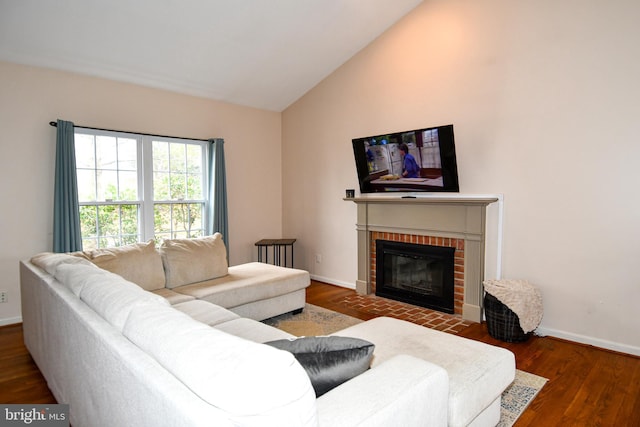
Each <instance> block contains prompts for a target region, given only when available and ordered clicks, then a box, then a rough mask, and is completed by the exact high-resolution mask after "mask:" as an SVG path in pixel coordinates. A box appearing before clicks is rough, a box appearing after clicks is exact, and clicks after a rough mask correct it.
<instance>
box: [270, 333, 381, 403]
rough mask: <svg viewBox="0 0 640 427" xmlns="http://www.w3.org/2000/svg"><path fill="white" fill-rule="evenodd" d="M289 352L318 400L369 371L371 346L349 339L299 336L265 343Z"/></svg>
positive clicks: (371, 354)
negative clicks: (305, 374) (299, 365)
mask: <svg viewBox="0 0 640 427" xmlns="http://www.w3.org/2000/svg"><path fill="white" fill-rule="evenodd" d="M265 344H268V345H270V346H273V347H275V348H279V349H280V350H285V351H288V352H291V353H293V355H294V356H295V358H296V359H297V360H298V362H300V364H301V365H302V367H303V368H304V369H305V371H307V375H309V379H311V384H312V385H313V388H314V390H315V392H316V396H317V397H320V396H322V395H323V394H325V393H326V392H328V391H329V390H331V389H333V388H334V387H337V386H339V385H340V384H342V383H343V382H345V381H348V380H350V379H351V378H353V377H355V376H358V375H360V374H361V373H363V372H365V371H366V370H367V369H369V366H370V365H371V358H372V357H373V349H374V345H373V344H372V343H370V342H369V341H365V340H361V339H358V338H351V337H339V336H330V337H300V338H294V339H286V340H278V341H270V342H266V343H265Z"/></svg>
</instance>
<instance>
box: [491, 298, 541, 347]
mask: <svg viewBox="0 0 640 427" xmlns="http://www.w3.org/2000/svg"><path fill="white" fill-rule="evenodd" d="M484 313H485V316H486V318H487V329H488V330H489V335H491V336H492V337H493V338H496V339H499V340H501V341H506V342H523V341H526V340H528V339H529V337H531V332H529V333H527V334H525V333H524V331H523V330H522V328H521V327H520V320H519V319H518V316H517V315H516V314H515V313H514V312H513V311H511V309H510V308H509V307H507V306H506V305H504V304H503V303H501V302H500V300H498V298H496V297H494V296H493V295H491V294H489V293H485V296H484Z"/></svg>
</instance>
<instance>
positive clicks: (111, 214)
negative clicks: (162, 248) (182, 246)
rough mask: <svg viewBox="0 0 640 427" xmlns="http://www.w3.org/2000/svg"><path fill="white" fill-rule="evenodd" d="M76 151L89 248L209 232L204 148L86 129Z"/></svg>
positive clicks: (82, 218) (83, 225) (84, 236)
mask: <svg viewBox="0 0 640 427" xmlns="http://www.w3.org/2000/svg"><path fill="white" fill-rule="evenodd" d="M75 147H76V170H77V178H78V198H79V202H80V225H81V232H82V245H83V249H84V250H91V249H95V248H104V247H112V246H121V245H126V244H129V243H134V242H138V241H147V240H149V239H155V240H156V242H157V243H160V242H161V241H162V240H163V239H167V238H182V237H197V236H201V235H203V234H204V222H203V214H204V207H205V196H204V194H205V192H204V191H205V190H204V173H205V166H204V159H205V146H204V145H203V144H201V143H197V142H175V141H174V140H161V139H160V140H158V139H157V138H153V140H151V139H150V137H143V136H139V137H136V136H130V135H126V134H123V135H122V136H120V135H119V134H118V133H115V132H109V133H108V134H104V133H101V132H96V133H92V132H91V131H84V130H83V131H82V132H79V131H76V133H75ZM145 170H151V173H150V174H145ZM146 176H149V177H153V182H149V183H148V184H147V185H148V186H149V187H150V188H144V183H145V179H144V177H146ZM144 195H149V196H148V200H147V199H145V197H144ZM145 212H149V213H147V214H145ZM149 223H151V224H149Z"/></svg>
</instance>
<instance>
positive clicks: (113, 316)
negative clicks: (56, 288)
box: [56, 264, 170, 330]
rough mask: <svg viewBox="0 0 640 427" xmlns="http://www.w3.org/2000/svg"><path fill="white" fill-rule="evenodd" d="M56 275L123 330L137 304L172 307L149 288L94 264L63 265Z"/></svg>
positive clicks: (100, 313)
mask: <svg viewBox="0 0 640 427" xmlns="http://www.w3.org/2000/svg"><path fill="white" fill-rule="evenodd" d="M56 278H57V279H58V280H59V281H60V282H62V283H63V284H65V285H66V286H67V287H69V288H70V289H71V290H72V292H74V293H75V294H76V295H79V297H80V299H81V300H82V301H84V302H85V304H87V305H88V306H89V307H91V308H92V309H93V310H94V311H95V312H97V313H98V314H99V315H100V316H102V317H103V318H104V319H105V320H106V321H108V322H109V323H111V325H112V326H114V327H115V328H117V329H118V330H122V328H123V326H124V323H125V321H126V320H127V317H128V316H129V312H130V311H131V309H132V308H133V307H136V306H139V305H145V306H146V305H156V306H165V307H169V306H170V304H169V302H168V301H167V300H165V299H164V298H162V297H160V296H158V295H154V294H152V293H151V292H147V291H145V290H144V289H142V288H141V287H140V286H138V285H136V284H135V283H131V282H128V281H126V280H125V279H123V278H122V277H121V276H119V275H117V274H114V273H111V272H108V271H106V270H101V269H97V268H95V267H93V266H86V265H78V264H65V265H61V266H59V267H58V269H57V272H56Z"/></svg>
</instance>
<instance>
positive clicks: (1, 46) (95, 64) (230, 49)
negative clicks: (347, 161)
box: [0, 0, 421, 111]
mask: <svg viewBox="0 0 640 427" xmlns="http://www.w3.org/2000/svg"><path fill="white" fill-rule="evenodd" d="M419 3H421V0H107V1H105V0H57V1H49V0H45V1H43V0H0V60H3V61H8V62H14V63H20V64H27V65H35V66H41V67H48V68H54V69H59V70H65V71H71V72H76V73H81V74H87V75H92V76H97V77H104V78H108V79H112V80H117V81H124V82H129V83H135V84H139V85H144V86H149V87H155V88H161V89H167V90H171V91H175V92H180V93H185V94H190V95H196V96H202V97H207V98H211V99H216V100H220V101H226V102H231V103H235V104H240V105H246V106H251V107H256V108H261V109H267V110H273V111H282V110H283V109H285V108H286V107H287V106H289V105H290V104H291V103H292V102H294V101H295V100H297V99H298V98H300V97H301V96H302V95H304V94H305V93H306V92H307V91H308V90H310V89H311V88H312V87H314V86H315V85H316V84H318V83H319V82H320V81H321V80H322V79H324V78H325V77H326V76H328V75H329V74H330V73H331V72H333V71H334V70H335V69H336V68H338V67H339V66H340V65H342V64H343V63H344V62H346V61H347V60H348V59H349V58H351V57H352V56H353V55H354V54H356V53H357V52H358V51H359V50H361V49H362V48H364V47H365V46H366V45H368V44H369V43H370V42H372V41H373V40H374V39H375V38H376V37H378V36H379V35H380V34H381V33H383V32H384V31H385V30H387V29H388V28H389V27H391V26H392V25H393V24H394V23H395V22H397V21H398V20H399V19H400V18H402V17H403V16H404V15H406V14H407V13H408V12H409V11H410V10H412V9H413V8H415V7H416V6H417V5H418V4H419Z"/></svg>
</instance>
